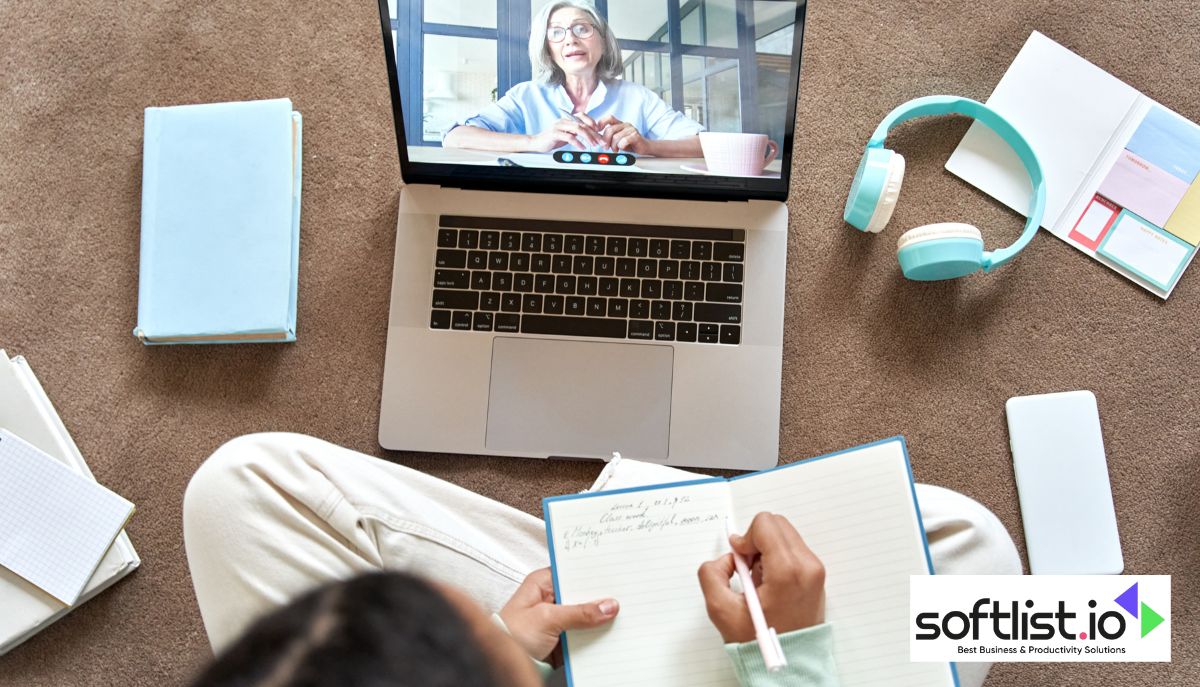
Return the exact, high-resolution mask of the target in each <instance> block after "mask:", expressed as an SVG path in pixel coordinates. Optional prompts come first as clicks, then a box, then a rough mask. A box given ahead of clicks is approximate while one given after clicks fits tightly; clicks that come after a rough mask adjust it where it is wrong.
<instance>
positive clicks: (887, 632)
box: [543, 437, 957, 687]
mask: <svg viewBox="0 0 1200 687" xmlns="http://www.w3.org/2000/svg"><path fill="white" fill-rule="evenodd" d="M543 511H544V513H545V519H546V534H547V537H546V538H547V541H548V542H549V543H550V561H551V566H552V568H553V572H554V588H555V593H556V596H557V598H558V601H559V602H560V603H565V604H574V603H583V602H587V601H592V600H595V599H600V598H605V597H612V598H615V599H617V600H618V601H619V602H620V604H621V612H620V613H619V614H618V615H617V618H616V619H615V620H614V621H613V623H612V624H611V625H610V626H605V627H602V628H598V629H592V630H576V631H569V632H567V633H566V637H565V639H564V640H563V656H564V663H565V664H566V670H567V679H568V683H569V684H571V685H574V686H575V687H618V686H623V685H631V684H645V685H656V687H735V686H736V685H737V680H736V678H735V676H734V673H733V667H732V665H731V663H730V661H729V658H728V656H726V654H725V651H724V649H723V648H722V647H723V642H722V640H721V637H720V635H719V634H718V633H717V631H716V629H715V628H714V627H713V626H712V624H711V623H710V622H709V620H708V616H707V615H706V613H705V608H704V596H703V594H702V593H701V592H700V586H699V583H698V582H697V580H696V571H697V569H698V568H699V567H700V564H701V563H703V562H705V561H708V560H712V559H714V558H717V557H718V556H720V555H722V554H724V553H726V552H728V551H729V547H728V542H727V539H726V533H725V521H726V518H729V519H731V521H732V523H733V525H734V527H735V529H738V530H739V531H741V530H744V529H745V528H746V527H747V526H748V525H749V524H750V521H751V520H752V519H753V517H754V515H755V514H756V513H758V512H760V511H770V512H773V513H778V514H781V515H783V516H785V517H787V518H788V519H789V520H790V521H791V522H792V523H793V524H794V525H795V526H796V529H797V530H798V531H799V532H800V534H801V536H802V537H804V540H805V542H806V543H807V544H808V545H809V547H810V548H812V550H813V552H815V553H816V554H817V556H818V557H819V558H820V559H821V561H822V562H823V563H824V564H825V569H826V584H825V591H826V597H827V600H826V619H827V620H828V621H829V622H830V623H832V624H833V634H834V645H835V650H834V659H835V661H836V663H837V666H838V672H839V676H840V679H841V684H842V685H843V686H844V687H866V686H868V685H873V686H876V687H895V686H897V685H922V686H928V685H955V684H957V677H956V673H955V670H954V667H953V665H952V664H949V663H913V662H911V661H910V660H909V640H908V610H909V609H908V588H909V576H910V575H927V574H932V572H933V566H932V563H931V561H930V558H929V552H928V548H927V546H926V543H925V530H924V528H923V526H922V524H921V516H920V511H919V510H918V508H917V502H916V491H915V490H914V489H913V482H912V471H911V469H910V467H909V462H908V453H907V450H906V448H905V444H904V439H903V438H901V437H895V438H892V439H886V440H883V441H879V442H875V443H872V444H867V445H864V446H860V447H858V448H854V449H850V450H848V451H842V452H839V453H833V454H829V455H827V456H822V457H820V458H813V459H811V460H807V461H802V462H799V463H792V464H790V465H786V466H783V467H779V468H774V469H771V470H766V471H764V472H756V473H751V474H748V475H742V476H739V477H735V478H733V479H729V480H726V479H723V478H719V477H718V478H713V479H708V480H698V481H691V482H680V483H674V484H665V485H658V486H652V487H640V488H632V489H618V490H614V491H604V492H589V493H585V494H577V495H569V496H558V497H554V498H549V499H546V500H545V501H544V503H543Z"/></svg>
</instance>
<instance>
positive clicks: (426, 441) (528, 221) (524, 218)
mask: <svg viewBox="0 0 1200 687" xmlns="http://www.w3.org/2000/svg"><path fill="white" fill-rule="evenodd" d="M379 10H380V17H381V20H382V29H383V38H384V41H383V42H384V47H385V50H384V52H385V55H386V60H387V69H388V77H389V83H390V87H391V96H392V109H393V114H394V117H395V123H396V138H397V143H398V147H399V154H400V169H401V174H402V177H403V180H404V182H405V185H404V186H403V189H402V191H401V193H400V208H399V217H398V219H397V225H396V253H395V266H394V271H393V276H392V295H391V311H390V315H389V321H388V336H387V358H386V361H385V365H384V378H383V403H382V408H381V410H380V421H379V443H380V444H381V445H382V446H383V447H384V448H387V449H398V450H409V451H433V452H446V453H466V454H488V455H503V456H525V457H535V458H574V459H607V458H609V457H610V456H611V455H612V454H613V453H614V452H619V453H620V454H621V455H622V456H624V457H626V458H635V459H638V460H645V461H653V462H658V463H664V464H669V465H676V466H694V467H710V468H736V469H760V468H766V467H770V466H773V465H775V464H776V463H777V461H778V457H779V456H778V452H779V398H780V377H781V367H782V352H783V303H784V286H785V268H786V256H787V227H788V213H787V208H786V206H785V205H784V202H783V201H785V200H786V198H787V190H788V181H789V173H790V169H791V162H792V140H793V139H792V134H793V127H794V121H793V120H794V116H795V104H796V95H797V82H798V78H799V67H800V54H801V42H802V37H803V27H804V14H805V5H804V2H802V1H801V2H797V1H796V0H775V1H767V2H763V1H754V2H749V1H746V0H607V1H604V0H597V1H596V2H594V3H593V2H590V1H588V0H568V1H565V2H563V1H559V2H555V1H553V0H551V1H549V2H547V1H544V0H436V2H435V1H434V0H379ZM708 133H713V134H717V133H723V134H739V135H735V136H729V135H726V136H717V135H713V136H709V135H707V134H708ZM741 134H745V135H741ZM776 151H777V155H776V154H775V153H776ZM705 153H707V154H708V156H707V159H708V161H709V162H712V163H713V166H714V167H715V168H716V169H714V170H711V171H710V170H709V169H708V167H707V165H706V158H705ZM773 155H774V159H772V160H771V161H770V163H769V164H766V165H765V167H764V166H763V162H764V161H765V160H768V159H770V158H772V156H773ZM722 165H723V166H722ZM734 171H737V172H740V173H734Z"/></svg>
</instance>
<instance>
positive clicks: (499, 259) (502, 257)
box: [488, 251, 508, 272]
mask: <svg viewBox="0 0 1200 687" xmlns="http://www.w3.org/2000/svg"><path fill="white" fill-rule="evenodd" d="M488 269H489V270H495V271H496V272H504V271H506V270H507V269H508V253H504V252H501V251H495V252H493V253H488Z"/></svg>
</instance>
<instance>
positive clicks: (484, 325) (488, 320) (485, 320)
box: [471, 312, 493, 332]
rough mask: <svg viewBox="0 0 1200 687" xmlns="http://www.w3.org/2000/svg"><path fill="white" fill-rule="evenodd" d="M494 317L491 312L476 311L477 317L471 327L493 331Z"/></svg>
mask: <svg viewBox="0 0 1200 687" xmlns="http://www.w3.org/2000/svg"><path fill="white" fill-rule="evenodd" d="M492 318H493V315H492V313H490V312H477V313H475V317H474V319H473V320H472V321H471V329H474V330H475V331H477V332H490V331H492Z"/></svg>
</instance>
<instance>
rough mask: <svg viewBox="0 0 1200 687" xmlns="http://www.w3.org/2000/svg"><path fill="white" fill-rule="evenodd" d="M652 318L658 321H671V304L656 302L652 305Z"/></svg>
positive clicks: (668, 302)
mask: <svg viewBox="0 0 1200 687" xmlns="http://www.w3.org/2000/svg"><path fill="white" fill-rule="evenodd" d="M650 316H651V317H653V318H654V319H656V320H669V319H671V302H670V301H654V302H653V303H651V304H650Z"/></svg>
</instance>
